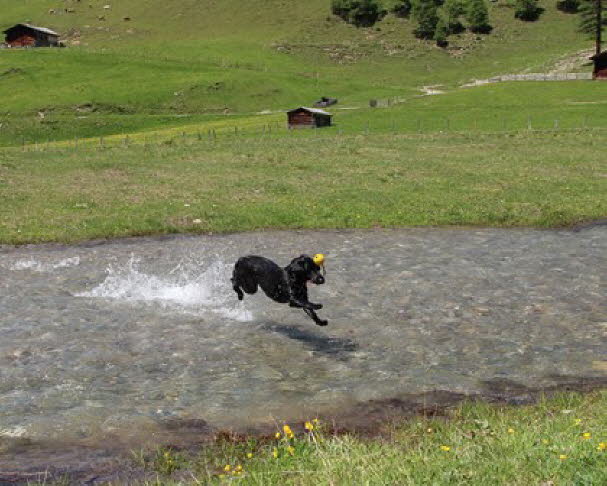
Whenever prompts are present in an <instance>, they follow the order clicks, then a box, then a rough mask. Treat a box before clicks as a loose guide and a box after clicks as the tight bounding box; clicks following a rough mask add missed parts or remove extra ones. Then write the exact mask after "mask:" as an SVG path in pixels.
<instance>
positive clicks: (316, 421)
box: [312, 418, 320, 424]
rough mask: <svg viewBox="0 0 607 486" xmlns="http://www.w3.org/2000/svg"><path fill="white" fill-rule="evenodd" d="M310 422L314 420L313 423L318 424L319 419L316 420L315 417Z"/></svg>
mask: <svg viewBox="0 0 607 486" xmlns="http://www.w3.org/2000/svg"><path fill="white" fill-rule="evenodd" d="M312 422H314V423H315V424H318V423H319V422H320V420H318V419H317V418H315V419H314V420H312Z"/></svg>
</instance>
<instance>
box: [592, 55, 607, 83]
mask: <svg viewBox="0 0 607 486" xmlns="http://www.w3.org/2000/svg"><path fill="white" fill-rule="evenodd" d="M590 59H592V60H593V61H594V69H593V70H592V78H593V79H607V51H603V52H601V53H600V54H595V55H594V56H592V57H591V58H590Z"/></svg>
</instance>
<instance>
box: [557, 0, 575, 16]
mask: <svg viewBox="0 0 607 486" xmlns="http://www.w3.org/2000/svg"><path fill="white" fill-rule="evenodd" d="M556 8H557V9H559V10H560V11H561V12H565V13H577V11H578V9H579V8H580V0H560V1H559V2H556Z"/></svg>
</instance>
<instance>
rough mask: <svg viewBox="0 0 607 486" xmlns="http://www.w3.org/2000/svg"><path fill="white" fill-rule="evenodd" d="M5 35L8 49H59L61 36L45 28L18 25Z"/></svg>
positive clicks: (5, 32) (8, 30) (6, 31)
mask: <svg viewBox="0 0 607 486" xmlns="http://www.w3.org/2000/svg"><path fill="white" fill-rule="evenodd" d="M4 34H5V35H6V39H5V42H6V45H7V46H8V47H59V34H57V32H54V31H52V30H51V29H47V28H45V27H36V26H34V25H30V24H17V25H15V26H14V27H11V28H10V29H7V30H5V31H4Z"/></svg>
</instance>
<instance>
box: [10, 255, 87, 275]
mask: <svg viewBox="0 0 607 486" xmlns="http://www.w3.org/2000/svg"><path fill="white" fill-rule="evenodd" d="M78 265H80V257H72V258H64V259H62V260H59V261H57V262H47V263H44V262H39V261H38V260H34V259H29V260H17V261H16V262H15V263H13V264H12V265H9V267H8V269H9V270H14V271H19V270H33V271H34V272H50V271H52V270H56V269H58V268H69V267H76V266H78Z"/></svg>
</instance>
